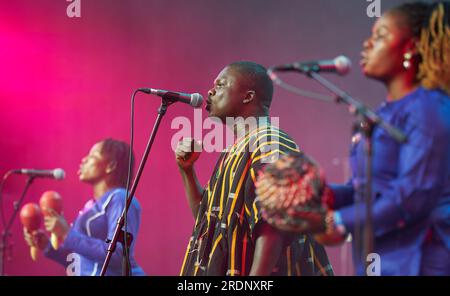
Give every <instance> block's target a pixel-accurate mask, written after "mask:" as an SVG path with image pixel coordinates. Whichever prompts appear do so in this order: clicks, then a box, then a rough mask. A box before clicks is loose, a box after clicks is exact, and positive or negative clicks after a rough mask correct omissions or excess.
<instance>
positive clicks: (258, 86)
mask: <svg viewBox="0 0 450 296" xmlns="http://www.w3.org/2000/svg"><path fill="white" fill-rule="evenodd" d="M228 67H229V68H232V69H234V70H236V71H237V72H239V73H240V74H241V75H242V76H243V77H244V78H245V82H246V83H247V84H248V88H249V89H252V90H254V91H255V92H256V96H257V98H258V99H259V100H260V102H261V103H262V104H263V106H265V107H266V108H267V109H269V108H270V104H271V103H272V96H273V82H272V80H271V79H270V77H269V75H268V74H267V69H266V68H265V67H264V66H262V65H260V64H257V63H254V62H248V61H240V62H234V63H231V64H229V65H228Z"/></svg>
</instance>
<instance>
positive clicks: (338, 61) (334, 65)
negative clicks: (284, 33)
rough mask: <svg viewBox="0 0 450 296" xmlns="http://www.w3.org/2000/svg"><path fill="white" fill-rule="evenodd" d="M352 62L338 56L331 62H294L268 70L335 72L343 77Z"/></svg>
mask: <svg viewBox="0 0 450 296" xmlns="http://www.w3.org/2000/svg"><path fill="white" fill-rule="evenodd" d="M351 66H352V62H351V61H350V59H349V58H348V57H346V56H343V55H341V56H338V57H336V58H334V59H332V60H319V61H308V62H295V63H292V64H285V65H279V66H275V67H272V68H270V70H271V71H279V72H283V71H300V72H303V73H308V72H335V73H338V74H339V75H345V74H347V73H348V72H349V71H350V68H351Z"/></svg>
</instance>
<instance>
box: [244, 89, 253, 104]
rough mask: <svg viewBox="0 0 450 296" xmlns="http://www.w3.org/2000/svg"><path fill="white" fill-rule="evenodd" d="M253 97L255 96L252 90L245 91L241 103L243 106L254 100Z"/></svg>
mask: <svg viewBox="0 0 450 296" xmlns="http://www.w3.org/2000/svg"><path fill="white" fill-rule="evenodd" d="M255 95H256V92H255V91H254V90H249V91H247V94H246V95H245V98H244V100H243V101H242V103H244V104H248V103H250V102H251V101H253V99H254V98H255Z"/></svg>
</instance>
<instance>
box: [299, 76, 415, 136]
mask: <svg viewBox="0 0 450 296" xmlns="http://www.w3.org/2000/svg"><path fill="white" fill-rule="evenodd" d="M307 75H308V77H311V78H313V79H314V80H316V81H317V82H319V83H320V84H321V85H322V86H324V87H325V88H327V89H328V90H330V91H331V92H332V93H334V94H335V95H336V96H337V102H338V103H345V104H347V105H349V106H350V108H351V111H352V112H353V113H355V114H356V115H360V116H362V117H363V118H365V119H367V120H368V121H370V122H371V123H373V124H374V125H379V126H380V127H382V128H383V129H385V130H386V131H387V132H388V133H389V135H391V137H392V138H394V139H395V140H396V141H397V142H399V143H405V142H406V141H407V137H406V135H405V134H404V133H403V132H402V131H401V130H399V129H398V128H396V127H393V126H392V125H390V124H389V123H387V122H385V121H384V120H383V119H381V117H380V116H378V115H377V114H376V113H375V112H373V111H372V110H370V109H369V108H367V107H366V106H365V105H364V104H363V103H361V102H359V101H357V100H355V99H353V98H352V97H351V96H350V95H349V94H347V93H346V92H344V91H343V90H341V89H339V88H338V87H337V86H335V85H334V84H332V83H331V82H329V81H328V80H326V79H325V78H323V77H322V76H321V75H319V74H317V73H316V72H308V73H307Z"/></svg>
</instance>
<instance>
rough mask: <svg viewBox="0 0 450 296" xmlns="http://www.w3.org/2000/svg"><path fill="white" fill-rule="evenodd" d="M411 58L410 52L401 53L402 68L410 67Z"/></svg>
mask: <svg viewBox="0 0 450 296" xmlns="http://www.w3.org/2000/svg"><path fill="white" fill-rule="evenodd" d="M411 58H412V54H411V53H410V52H406V53H405V54H404V55H403V68H405V70H408V69H409V68H411Z"/></svg>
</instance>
